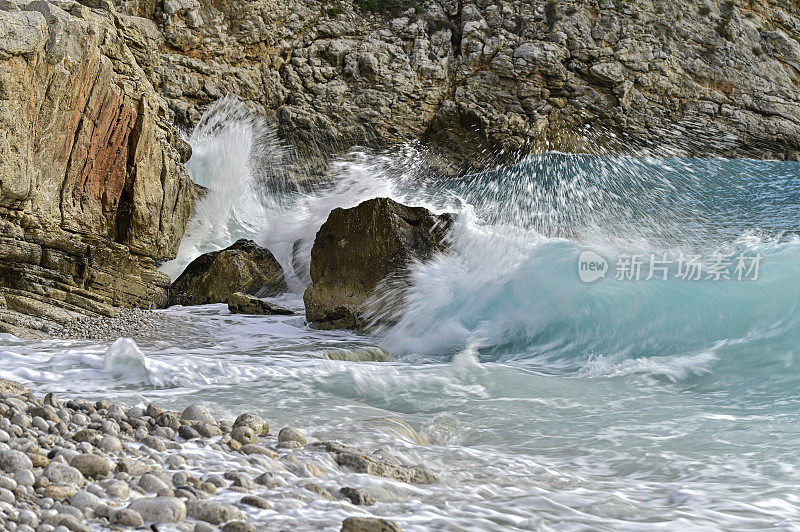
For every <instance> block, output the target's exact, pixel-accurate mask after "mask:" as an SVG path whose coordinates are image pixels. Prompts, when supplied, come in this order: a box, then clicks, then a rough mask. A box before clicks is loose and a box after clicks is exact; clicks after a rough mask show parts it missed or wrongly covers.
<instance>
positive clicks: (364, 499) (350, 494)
mask: <svg viewBox="0 0 800 532" xmlns="http://www.w3.org/2000/svg"><path fill="white" fill-rule="evenodd" d="M339 493H341V494H342V496H343V497H345V498H347V499H350V502H352V503H353V504H355V505H358V506H372V505H373V504H375V498H374V497H373V496H372V495H370V494H369V493H365V492H363V491H361V490H360V489H358V488H348V487H344V488H342V489H340V490H339Z"/></svg>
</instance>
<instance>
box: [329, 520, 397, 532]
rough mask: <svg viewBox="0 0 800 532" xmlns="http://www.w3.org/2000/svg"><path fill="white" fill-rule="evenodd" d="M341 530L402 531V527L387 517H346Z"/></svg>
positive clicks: (369, 531)
mask: <svg viewBox="0 0 800 532" xmlns="http://www.w3.org/2000/svg"><path fill="white" fill-rule="evenodd" d="M341 532H402V528H400V525H398V524H397V523H395V522H394V521H390V520H388V519H379V518H377V517H348V518H347V519H345V520H344V522H343V523H342V529H341Z"/></svg>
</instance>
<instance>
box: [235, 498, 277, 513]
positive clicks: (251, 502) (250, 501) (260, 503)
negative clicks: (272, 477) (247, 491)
mask: <svg viewBox="0 0 800 532" xmlns="http://www.w3.org/2000/svg"><path fill="white" fill-rule="evenodd" d="M241 502H242V504H244V505H245V506H254V507H255V508H261V509H262V510H268V509H270V508H272V506H270V504H269V502H268V501H267V500H266V499H265V498H263V497H258V496H257V495H245V496H244V497H242V501H241Z"/></svg>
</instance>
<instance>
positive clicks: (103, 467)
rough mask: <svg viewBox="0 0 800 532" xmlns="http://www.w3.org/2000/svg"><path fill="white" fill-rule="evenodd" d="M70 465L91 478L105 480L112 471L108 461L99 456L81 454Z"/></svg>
mask: <svg viewBox="0 0 800 532" xmlns="http://www.w3.org/2000/svg"><path fill="white" fill-rule="evenodd" d="M70 465H71V466H72V467H74V468H75V469H77V470H78V471H80V472H81V473H83V475H84V476H86V477H90V478H105V477H107V476H108V474H109V472H110V471H111V465H110V464H109V463H108V460H106V459H105V458H103V457H102V456H100V455H97V454H79V455H78V456H76V457H75V458H73V459H72V460H71V461H70Z"/></svg>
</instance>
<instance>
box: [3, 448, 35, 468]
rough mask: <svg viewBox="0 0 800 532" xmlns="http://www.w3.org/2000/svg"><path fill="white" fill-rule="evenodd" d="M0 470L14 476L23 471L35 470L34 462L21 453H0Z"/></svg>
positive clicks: (11, 451)
mask: <svg viewBox="0 0 800 532" xmlns="http://www.w3.org/2000/svg"><path fill="white" fill-rule="evenodd" d="M0 469H2V470H3V471H5V472H6V473H12V474H13V473H16V472H17V471H19V470H21V469H33V462H31V459H30V458H28V456H27V455H26V454H25V453H23V452H21V451H15V450H8V451H0Z"/></svg>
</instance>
